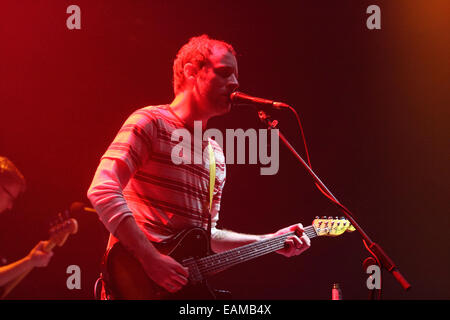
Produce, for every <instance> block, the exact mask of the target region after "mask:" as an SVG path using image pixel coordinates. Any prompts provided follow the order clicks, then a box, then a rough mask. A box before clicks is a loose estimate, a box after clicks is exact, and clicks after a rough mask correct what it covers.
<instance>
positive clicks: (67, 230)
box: [49, 218, 78, 247]
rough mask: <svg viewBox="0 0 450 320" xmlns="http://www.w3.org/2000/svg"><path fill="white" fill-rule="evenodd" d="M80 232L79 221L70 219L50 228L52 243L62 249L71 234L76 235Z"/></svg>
mask: <svg viewBox="0 0 450 320" xmlns="http://www.w3.org/2000/svg"><path fill="white" fill-rule="evenodd" d="M77 231H78V222H77V220H75V219H73V218H70V219H67V220H64V221H62V222H59V223H57V224H55V225H53V226H52V227H51V228H50V231H49V233H50V239H49V240H50V241H51V242H53V243H54V244H56V245H57V246H59V247H61V246H62V245H63V244H64V243H65V242H66V240H67V238H68V237H69V235H71V234H75V233H77Z"/></svg>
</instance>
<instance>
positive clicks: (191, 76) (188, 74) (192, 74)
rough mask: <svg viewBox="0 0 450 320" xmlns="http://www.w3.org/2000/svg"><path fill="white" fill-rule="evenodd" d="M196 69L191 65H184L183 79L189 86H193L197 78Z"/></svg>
mask: <svg viewBox="0 0 450 320" xmlns="http://www.w3.org/2000/svg"><path fill="white" fill-rule="evenodd" d="M197 72H198V68H197V66H195V65H194V64H193V63H190V62H188V63H186V64H185V65H184V67H183V73H184V78H185V79H186V82H187V83H189V84H193V83H194V82H195V78H196V77H197Z"/></svg>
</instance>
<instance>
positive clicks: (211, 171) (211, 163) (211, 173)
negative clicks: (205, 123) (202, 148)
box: [208, 141, 216, 243]
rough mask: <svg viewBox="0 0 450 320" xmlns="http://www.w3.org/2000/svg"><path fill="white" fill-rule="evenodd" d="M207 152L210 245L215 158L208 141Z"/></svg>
mask: <svg viewBox="0 0 450 320" xmlns="http://www.w3.org/2000/svg"><path fill="white" fill-rule="evenodd" d="M208 152H209V214H208V236H209V241H210V243H211V214H212V202H213V196H214V184H215V182H216V157H215V155H214V150H213V147H212V146H211V142H210V141H208Z"/></svg>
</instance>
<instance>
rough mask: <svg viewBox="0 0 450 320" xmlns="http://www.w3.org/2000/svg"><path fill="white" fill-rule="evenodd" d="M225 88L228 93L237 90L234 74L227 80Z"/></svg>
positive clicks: (237, 83) (237, 85)
mask: <svg viewBox="0 0 450 320" xmlns="http://www.w3.org/2000/svg"><path fill="white" fill-rule="evenodd" d="M227 88H228V90H229V91H235V90H236V89H237V88H239V82H238V80H237V78H236V75H235V74H232V75H231V76H230V78H229V81H228V84H227Z"/></svg>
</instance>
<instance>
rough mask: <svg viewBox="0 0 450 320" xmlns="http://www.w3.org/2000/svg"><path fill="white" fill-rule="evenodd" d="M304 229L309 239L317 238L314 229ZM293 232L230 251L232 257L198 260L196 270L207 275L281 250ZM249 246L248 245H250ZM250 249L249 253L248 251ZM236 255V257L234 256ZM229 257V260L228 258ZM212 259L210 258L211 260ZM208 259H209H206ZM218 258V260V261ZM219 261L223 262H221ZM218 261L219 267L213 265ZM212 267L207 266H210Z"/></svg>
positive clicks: (227, 254) (226, 255)
mask: <svg viewBox="0 0 450 320" xmlns="http://www.w3.org/2000/svg"><path fill="white" fill-rule="evenodd" d="M310 227H312V226H310ZM307 228H308V227H307ZM307 228H305V233H306V234H307V235H308V237H309V238H314V237H315V236H317V234H316V232H315V230H314V229H311V228H309V229H307ZM294 233H295V232H291V233H287V234H284V235H281V236H279V237H275V238H271V239H267V240H266V241H260V242H259V243H258V244H257V245H255V243H252V244H253V246H251V247H250V248H242V247H241V248H235V249H238V250H235V249H233V250H230V251H235V252H233V255H231V252H227V253H226V254H222V255H221V256H220V257H215V256H208V257H205V258H202V259H199V261H197V262H198V268H199V270H200V271H201V272H202V273H205V272H206V273H209V272H213V271H217V270H223V269H226V268H228V267H230V266H233V265H235V264H236V263H240V262H244V261H248V260H250V259H253V258H256V257H259V256H261V255H264V254H266V253H270V252H273V251H276V250H279V249H282V248H283V247H284V241H285V240H286V238H287V237H288V236H291V235H293V234H294ZM252 244H250V245H252ZM249 249H251V251H250V250H249ZM242 251H243V253H241V252H242ZM236 253H237V254H238V256H236ZM230 255H231V258H229V256H230ZM211 257H212V258H211ZM208 258H209V259H208ZM219 258H220V259H219ZM214 260H215V261H214ZM221 260H224V261H223V262H221ZM216 261H219V265H217V264H216V265H214V262H216ZM211 263H212V265H208V264H211Z"/></svg>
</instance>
